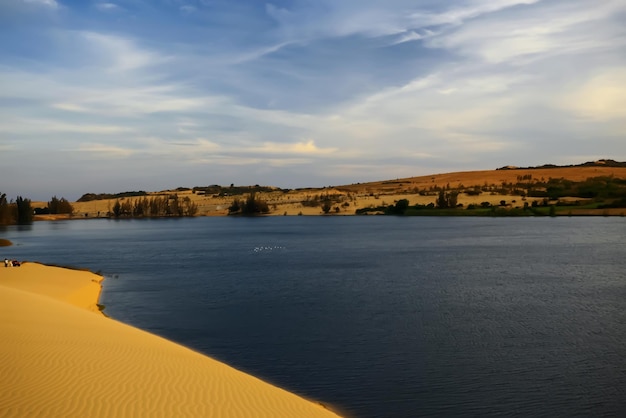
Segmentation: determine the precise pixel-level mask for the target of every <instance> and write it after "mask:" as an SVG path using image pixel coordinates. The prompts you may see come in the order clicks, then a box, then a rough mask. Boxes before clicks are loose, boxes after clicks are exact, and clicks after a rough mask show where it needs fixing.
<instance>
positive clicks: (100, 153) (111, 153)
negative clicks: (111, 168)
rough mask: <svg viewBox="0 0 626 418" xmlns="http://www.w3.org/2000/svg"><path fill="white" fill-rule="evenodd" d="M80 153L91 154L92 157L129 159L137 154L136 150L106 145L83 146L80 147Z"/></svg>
mask: <svg viewBox="0 0 626 418" xmlns="http://www.w3.org/2000/svg"><path fill="white" fill-rule="evenodd" d="M78 151H79V152H84V153H89V154H91V155H92V156H96V157H103V158H107V159H108V158H110V157H114V158H120V157H123V158H127V157H130V156H131V155H133V154H134V153H135V151H134V150H132V149H128V148H122V147H116V146H112V145H105V144H81V145H80V146H79V147H78Z"/></svg>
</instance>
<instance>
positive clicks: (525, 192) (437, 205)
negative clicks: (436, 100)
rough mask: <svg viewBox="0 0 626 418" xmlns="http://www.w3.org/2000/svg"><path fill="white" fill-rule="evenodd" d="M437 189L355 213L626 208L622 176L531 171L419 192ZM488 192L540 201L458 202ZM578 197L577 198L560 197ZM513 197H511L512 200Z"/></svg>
mask: <svg viewBox="0 0 626 418" xmlns="http://www.w3.org/2000/svg"><path fill="white" fill-rule="evenodd" d="M435 192H436V193H437V198H436V200H435V202H434V203H430V204H428V205H413V206H411V205H410V204H409V203H408V201H406V199H402V200H400V201H398V202H396V203H395V205H390V206H385V205H383V206H378V207H374V206H372V207H369V208H362V209H358V210H357V211H356V214H357V215H367V214H384V215H404V216H557V215H564V214H568V215H570V214H571V213H572V209H610V208H626V179H618V178H614V177H606V176H605V177H593V178H588V179H586V180H584V181H579V182H576V181H571V180H566V179H562V178H560V179H553V178H550V179H548V180H545V179H533V177H532V175H530V174H526V175H523V176H518V178H517V183H502V184H500V185H495V184H492V185H486V184H485V185H484V186H482V187H480V188H477V187H473V188H469V189H462V188H460V187H459V188H457V189H450V187H449V186H446V187H445V188H438V187H432V188H431V190H430V192H425V191H422V192H420V195H432V194H433V193H435ZM485 192H488V193H490V194H491V195H496V194H508V195H516V194H517V195H519V196H521V198H522V200H525V199H526V197H527V196H528V197H535V198H537V197H541V198H543V199H542V200H541V201H539V202H538V201H536V200H533V202H532V204H531V205H529V204H528V202H524V205H523V207H512V206H511V205H510V204H507V202H506V201H504V200H501V201H500V205H499V206H492V205H491V203H489V202H487V201H485V202H482V203H481V204H480V205H476V204H470V205H468V206H467V208H465V209H463V207H462V205H460V204H458V203H457V201H458V195H459V193H466V194H468V195H472V196H477V195H479V194H481V193H485ZM565 197H567V198H574V199H576V198H579V199H580V200H572V199H570V200H562V199H563V198H565ZM514 202H515V201H513V203H514Z"/></svg>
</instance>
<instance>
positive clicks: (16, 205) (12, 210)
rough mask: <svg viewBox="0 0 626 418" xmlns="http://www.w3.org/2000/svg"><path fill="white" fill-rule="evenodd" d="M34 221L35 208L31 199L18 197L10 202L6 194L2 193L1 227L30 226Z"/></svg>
mask: <svg viewBox="0 0 626 418" xmlns="http://www.w3.org/2000/svg"><path fill="white" fill-rule="evenodd" d="M32 221H33V208H32V206H31V204H30V199H25V198H23V197H21V196H18V197H17V199H15V202H14V201H10V202H9V201H8V200H7V195H6V194H5V193H0V225H10V224H20V225H22V224H29V223H31V222H32Z"/></svg>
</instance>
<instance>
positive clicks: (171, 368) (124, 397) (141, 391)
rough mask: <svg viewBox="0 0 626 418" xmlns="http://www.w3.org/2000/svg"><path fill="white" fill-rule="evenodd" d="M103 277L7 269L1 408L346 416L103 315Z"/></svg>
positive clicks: (0, 311)
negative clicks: (99, 297)
mask: <svg viewBox="0 0 626 418" xmlns="http://www.w3.org/2000/svg"><path fill="white" fill-rule="evenodd" d="M98 278H99V279H98ZM57 279H58V280H57ZM101 280H102V278H101V277H100V276H97V275H95V274H93V273H89V272H82V271H73V270H67V269H62V268H56V267H48V266H42V265H38V264H33V263H27V264H24V266H23V267H20V268H4V269H1V270H0V307H1V308H0V329H1V332H0V334H1V335H2V340H1V341H0V375H1V376H3V378H2V379H0V417H24V416H29V417H38V416H41V417H44V416H45V417H69V416H89V417H112V416H115V417H139V416H150V417H280V416H284V417H337V415H336V414H335V413H333V412H332V411H330V410H328V409H326V408H324V407H323V406H322V405H320V404H317V403H314V402H310V401H308V400H305V399H303V398H300V397H298V396H296V395H295V394H292V393H290V392H288V391H285V390H283V389H280V388H278V387H275V386H272V385H270V384H268V383H266V382H263V381H262V380H260V379H257V378H255V377H253V376H250V375H247V374H245V373H243V372H240V371H238V370H236V369H234V368H232V367H230V366H228V365H226V364H223V363H220V362H218V361H216V360H214V359H211V358H209V357H206V356H204V355H202V354H200V353H197V352H194V351H192V350H190V349H188V348H185V347H183V346H180V345H178V344H175V343H173V342H171V341H168V340H166V339H163V338H161V337H158V336H156V335H153V334H150V333H148V332H145V331H142V330H139V329H137V328H134V327H131V326H129V325H126V324H123V323H120V322H117V321H115V320H113V319H110V318H106V317H105V316H104V315H102V314H98V313H97V312H96V311H97V307H96V308H95V309H94V307H95V302H96V301H97V295H98V294H99V288H100V282H101ZM38 284H39V285H38ZM94 291H95V292H94ZM94 295H96V299H93V298H94Z"/></svg>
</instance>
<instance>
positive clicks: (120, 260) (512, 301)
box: [0, 216, 626, 417]
mask: <svg viewBox="0 0 626 418" xmlns="http://www.w3.org/2000/svg"><path fill="white" fill-rule="evenodd" d="M0 237H2V238H8V239H10V240H11V241H13V242H14V244H15V245H14V246H12V247H8V248H2V249H0V257H11V258H18V259H26V260H37V261H40V262H44V263H54V264H63V265H74V266H81V267H87V268H89V269H91V270H93V271H99V272H101V273H102V274H103V275H104V276H105V277H106V280H105V282H104V289H103V293H102V297H101V303H103V304H104V305H106V310H105V312H106V313H107V314H108V315H109V316H111V317H113V318H115V319H118V320H121V321H123V322H126V323H129V324H132V325H134V326H137V327H140V328H142V329H146V330H148V331H150V332H153V333H156V334H159V335H162V336H164V337H166V338H169V339H171V340H174V341H177V342H180V343H182V344H184V345H187V346H189V347H191V348H193V349H195V350H198V351H200V352H203V353H206V354H208V355H210V356H212V357H214V358H217V359H219V360H221V361H224V362H226V363H228V364H230V365H232V366H234V367H236V368H238V369H240V370H243V371H245V372H248V373H251V374H253V375H255V376H258V377H260V378H262V379H264V380H266V381H269V382H271V383H274V384H276V385H278V386H281V387H283V388H286V389H288V390H290V391H292V392H295V393H297V394H300V395H302V396H305V397H307V398H310V399H315V400H318V401H321V402H324V403H328V404H330V405H332V406H334V407H336V408H337V409H338V410H340V411H341V412H343V413H344V414H345V415H347V416H353V417H416V416H459V417H460V416H464V417H465V416H490V415H513V416H619V415H622V414H623V412H624V411H626V240H625V238H626V219H624V218H536V219H535V218H514V219H510V218H445V217H444V218H439V217H437V218H423V217H417V218H396V217H373V216H370V217H269V218H255V219H250V218H189V219H158V220H129V221H114V220H84V221H80V220H76V221H62V222H38V223H35V224H34V225H32V226H27V227H8V228H5V229H1V230H0Z"/></svg>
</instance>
